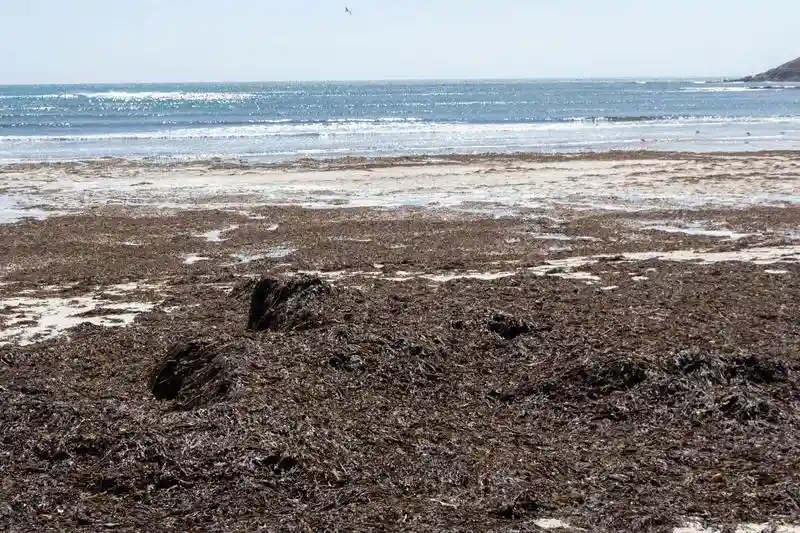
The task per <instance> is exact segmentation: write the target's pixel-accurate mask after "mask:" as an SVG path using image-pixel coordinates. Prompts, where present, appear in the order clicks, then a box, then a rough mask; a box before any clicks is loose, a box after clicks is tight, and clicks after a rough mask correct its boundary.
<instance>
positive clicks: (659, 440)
mask: <svg viewBox="0 0 800 533" xmlns="http://www.w3.org/2000/svg"><path fill="white" fill-rule="evenodd" d="M663 270H664V272H665V273H664V275H663V278H659V279H655V280H654V281H653V282H652V283H651V284H650V285H649V286H648V287H647V288H638V287H636V286H631V287H630V288H629V289H625V290H619V291H617V292H614V293H611V292H603V291H598V290H597V289H596V288H593V287H588V286H579V285H577V284H575V283H573V282H571V281H569V280H561V279H555V278H538V277H534V276H525V275H519V276H515V277H512V278H507V279H503V280H496V281H491V282H488V281H475V280H455V281H452V282H449V283H446V284H430V285H429V284H427V283H425V282H424V281H421V280H417V281H408V282H405V283H392V282H385V281H381V280H363V283H361V284H360V285H354V286H344V285H342V286H339V285H337V286H336V287H335V288H333V287H331V286H330V285H329V284H327V283H326V282H324V281H321V280H319V279H316V278H309V277H295V278H282V279H278V278H264V279H262V280H260V281H258V282H244V283H241V284H240V285H238V286H237V287H235V288H234V290H233V291H232V292H231V293H230V294H224V293H222V292H220V291H216V292H214V291H208V290H205V289H203V288H202V287H198V286H195V285H193V281H192V280H189V279H187V280H185V285H184V289H185V290H184V292H183V293H181V294H182V296H180V298H178V299H179V300H181V303H183V304H184V309H185V311H184V312H182V313H177V314H169V313H166V312H163V311H156V312H153V313H149V314H147V315H143V316H141V317H139V319H137V321H136V323H135V324H134V325H133V326H131V327H129V328H121V329H117V330H105V329H102V328H100V327H96V326H91V325H84V326H81V327H79V328H76V329H75V330H72V331H71V332H70V338H69V339H68V340H65V339H59V340H52V341H48V342H45V343H41V344H39V345H36V346H31V347H24V348H23V347H13V348H5V349H4V351H2V352H0V356H2V360H1V361H0V371H1V372H2V382H1V383H0V443H1V445H0V446H1V447H0V521H2V523H4V524H7V525H8V527H9V528H10V530H12V531H27V530H33V529H48V528H50V529H53V530H76V529H81V528H85V529H88V530H93V531H95V530H106V529H108V530H115V531H178V530H180V531H196V530H204V531H255V530H259V528H261V529H263V530H268V531H273V530H281V531H319V530H387V529H389V530H403V531H434V530H448V531H476V530H495V531H511V530H515V531H520V530H536V529H537V525H536V521H537V520H541V519H548V518H553V519H560V520H563V521H565V522H568V523H570V524H572V525H573V526H575V527H584V528H590V529H591V530H593V531H634V530H636V531H642V530H663V531H670V530H671V528H672V527H674V526H675V525H677V524H679V523H680V521H681V519H682V518H683V517H687V516H696V517H700V518H703V519H708V520H715V521H717V523H724V524H734V523H739V522H742V521H759V520H774V519H792V518H794V519H796V518H798V517H800V506H798V502H800V490H798V486H800V479H799V478H798V476H800V474H798V472H800V419H798V412H799V411H798V407H799V406H800V394H798V391H799V390H800V388H798V384H800V348H799V347H800V322H798V318H797V317H799V316H800V298H798V296H800V285H799V284H798V282H797V281H796V279H797V276H791V277H790V276H786V277H784V278H783V279H782V280H780V281H775V282H770V283H767V284H765V283H763V282H756V281H755V279H756V276H757V275H758V274H757V273H754V272H752V271H750V270H748V269H747V268H741V269H733V268H731V269H724V270H718V271H714V272H711V267H709V268H701V267H697V268H694V269H693V270H692V271H691V272H687V271H681V272H678V271H677V270H676V271H675V272H674V273H673V274H674V276H677V277H679V278H680V283H677V284H676V283H675V278H674V277H671V275H672V274H671V273H670V271H669V267H667V266H664V268H663ZM176 283H179V282H176ZM172 303H174V302H172ZM198 303H199V304H200V305H199V307H198V308H196V309H195V308H192V307H190V306H189V304H198ZM190 309H194V310H190ZM770 310H771V311H770Z"/></svg>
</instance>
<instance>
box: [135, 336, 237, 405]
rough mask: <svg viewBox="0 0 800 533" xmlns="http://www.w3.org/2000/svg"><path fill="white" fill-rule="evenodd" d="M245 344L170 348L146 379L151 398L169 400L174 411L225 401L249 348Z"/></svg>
mask: <svg viewBox="0 0 800 533" xmlns="http://www.w3.org/2000/svg"><path fill="white" fill-rule="evenodd" d="M245 342H247V341H246V340H244V339H243V340H241V341H237V342H232V343H218V342H214V341H192V342H189V343H186V344H183V345H180V346H176V347H174V348H172V349H171V350H170V351H169V353H168V355H167V356H166V357H165V358H164V360H163V361H162V362H161V363H160V364H159V365H158V367H157V368H156V369H155V371H154V372H153V374H152V377H151V378H150V390H151V392H152V393H153V396H154V397H155V398H156V399H158V400H164V401H171V402H172V403H173V405H174V407H175V408H176V409H194V408H196V407H199V406H202V405H205V404H207V403H210V402H213V401H219V400H222V399H225V398H227V397H228V395H229V394H230V392H231V389H232V388H233V387H234V386H235V385H236V384H237V382H238V381H239V375H240V374H241V368H240V366H241V363H242V359H243V357H244V356H245V354H247V352H248V349H249V348H251V346H248V345H244V344H243V343H245Z"/></svg>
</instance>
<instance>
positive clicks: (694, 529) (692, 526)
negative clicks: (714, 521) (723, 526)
mask: <svg viewBox="0 0 800 533" xmlns="http://www.w3.org/2000/svg"><path fill="white" fill-rule="evenodd" d="M721 531H722V530H720V529H716V528H713V527H706V526H705V525H703V523H702V522H701V521H700V520H687V521H686V522H684V524H683V525H682V526H681V527H676V528H674V529H673V530H672V533H721Z"/></svg>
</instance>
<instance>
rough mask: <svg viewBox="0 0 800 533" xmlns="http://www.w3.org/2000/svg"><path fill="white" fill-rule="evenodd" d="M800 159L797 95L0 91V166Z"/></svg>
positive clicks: (353, 87)
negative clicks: (214, 160)
mask: <svg viewBox="0 0 800 533" xmlns="http://www.w3.org/2000/svg"><path fill="white" fill-rule="evenodd" d="M642 148H647V149H656V150H658V149H662V150H690V151H715V150H724V151H738V150H761V149H800V87H798V86H792V85H750V86H746V85H742V84H722V83H719V82H712V81H691V80H683V81H623V80H616V81H613V80H612V81H482V82H476V81H460V82H349V83H346V82H330V83H225V84H149V85H148V84H137V85H70V86H52V85H51V86H6V87H0V161H5V162H8V161H20V160H25V161H29V160H34V161H38V160H74V159H91V158H97V157H108V156H112V157H125V158H146V159H156V160H184V159H207V158H211V157H222V158H226V159H242V160H248V161H285V160H292V159H297V158H303V157H316V158H324V157H342V156H348V155H363V156H378V155H404V154H420V153H425V154H441V153H450V152H459V153H479V152H510V151H533V152H564V151H566V152H575V151H603V150H610V149H642Z"/></svg>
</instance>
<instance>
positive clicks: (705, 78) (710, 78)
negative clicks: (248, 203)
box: [0, 76, 736, 87]
mask: <svg viewBox="0 0 800 533" xmlns="http://www.w3.org/2000/svg"><path fill="white" fill-rule="evenodd" d="M735 79H736V78H733V77H725V76H606V77H596V76H577V77H556V76H553V77H530V78H525V77H523V78H519V77H486V78H484V77H476V78H471V77H397V78H353V79H345V78H331V79H325V78H309V79H282V80H280V79H279V80H205V81H198V80H193V81H82V82H45V83H20V82H13V83H0V87H58V86H61V87H64V86H80V85H98V86H113V85H213V84H258V83H263V84H273V83H287V84H291V83H409V82H429V83H430V82H528V81H539V82H542V81H543V82H576V81H578V82H580V81H720V82H732V81H734V80H735Z"/></svg>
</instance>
